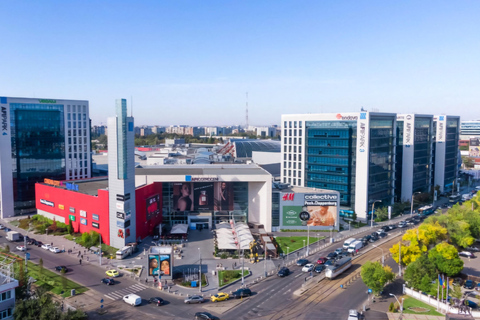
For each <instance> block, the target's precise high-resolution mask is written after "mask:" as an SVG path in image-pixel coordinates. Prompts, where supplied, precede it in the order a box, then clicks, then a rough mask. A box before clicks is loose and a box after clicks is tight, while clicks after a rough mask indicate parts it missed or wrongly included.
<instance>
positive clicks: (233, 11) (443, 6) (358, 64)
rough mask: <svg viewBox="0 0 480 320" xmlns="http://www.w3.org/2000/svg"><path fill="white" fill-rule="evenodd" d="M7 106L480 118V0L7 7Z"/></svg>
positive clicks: (155, 113) (97, 111)
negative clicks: (120, 101)
mask: <svg viewBox="0 0 480 320" xmlns="http://www.w3.org/2000/svg"><path fill="white" fill-rule="evenodd" d="M0 12H2V14H1V15H0V39H1V44H2V45H1V50H0V64H1V72H0V95H2V96H15V97H40V98H57V99H82V100H83V99H84V100H89V101H90V116H91V118H92V121H93V124H100V123H104V124H106V119H107V118H108V117H111V116H113V115H114V113H115V99H116V98H127V99H128V100H129V104H130V98H131V97H133V115H134V117H135V123H136V125H155V124H158V125H170V124H186V125H234V124H242V125H244V124H245V103H246V97H245V93H246V92H248V97H249V98H248V104H249V119H250V121H249V123H250V124H255V125H261V124H264V125H269V124H280V116H281V114H285V113H322V112H351V111H359V110H360V108H361V107H364V108H366V109H367V110H378V111H384V112H401V113H407V112H416V113H433V114H452V115H460V116H461V117H462V119H463V120H469V119H479V118H480V114H479V110H480V108H479V107H480V1H477V0H475V1H474V0H470V1H469V0H465V1H451V0H450V1H418V0H415V1H383V0H382V1H340V0H338V1H337V0H336V1H326V0H325V1H318V0H315V1H300V0H296V1H225V0H223V1H198V0H196V1H181V0H175V1H160V0H156V1H64V0H61V1H60V0H59V1H48V0H42V1H1V2H0Z"/></svg>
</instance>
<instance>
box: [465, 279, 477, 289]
mask: <svg viewBox="0 0 480 320" xmlns="http://www.w3.org/2000/svg"><path fill="white" fill-rule="evenodd" d="M463 287H464V288H465V289H470V290H472V289H473V288H475V282H473V280H467V281H465V283H464V284H463Z"/></svg>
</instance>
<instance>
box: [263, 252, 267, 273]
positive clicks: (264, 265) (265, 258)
mask: <svg viewBox="0 0 480 320" xmlns="http://www.w3.org/2000/svg"><path fill="white" fill-rule="evenodd" d="M263 273H264V274H265V278H266V277H267V253H266V252H265V254H264V256H263Z"/></svg>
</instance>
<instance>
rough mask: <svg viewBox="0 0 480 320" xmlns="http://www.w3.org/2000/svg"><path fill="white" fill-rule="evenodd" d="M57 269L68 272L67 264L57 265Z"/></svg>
mask: <svg viewBox="0 0 480 320" xmlns="http://www.w3.org/2000/svg"><path fill="white" fill-rule="evenodd" d="M55 270H57V271H58V272H62V270H65V271H64V272H67V271H68V268H67V267H66V266H56V267H55Z"/></svg>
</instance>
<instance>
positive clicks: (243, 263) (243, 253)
mask: <svg viewBox="0 0 480 320" xmlns="http://www.w3.org/2000/svg"><path fill="white" fill-rule="evenodd" d="M244 268H245V251H244V250H243V249H242V287H243V286H245V279H244V277H243V273H244V270H245V269H244Z"/></svg>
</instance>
